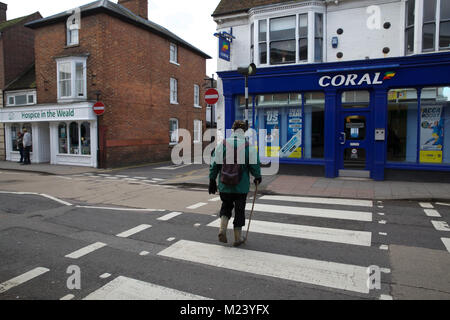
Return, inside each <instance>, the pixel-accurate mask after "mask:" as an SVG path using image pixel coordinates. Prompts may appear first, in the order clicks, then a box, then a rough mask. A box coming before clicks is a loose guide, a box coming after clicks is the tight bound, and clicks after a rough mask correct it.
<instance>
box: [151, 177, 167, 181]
mask: <svg viewBox="0 0 450 320" xmlns="http://www.w3.org/2000/svg"><path fill="white" fill-rule="evenodd" d="M152 180H155V181H166V179H160V178H152Z"/></svg>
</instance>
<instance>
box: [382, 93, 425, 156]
mask: <svg viewBox="0 0 450 320" xmlns="http://www.w3.org/2000/svg"><path fill="white" fill-rule="evenodd" d="M417 109H418V101H417V90H416V89H393V90H390V91H389V93H388V128H387V160H388V161H395V162H416V160H417V121H418V117H417V111H418V110H417Z"/></svg>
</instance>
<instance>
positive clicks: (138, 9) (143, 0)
mask: <svg viewBox="0 0 450 320" xmlns="http://www.w3.org/2000/svg"><path fill="white" fill-rule="evenodd" d="M119 4H120V5H122V6H124V7H125V8H127V9H128V10H131V11H132V12H134V13H135V14H137V15H139V16H141V17H142V18H144V19H148V0H119Z"/></svg>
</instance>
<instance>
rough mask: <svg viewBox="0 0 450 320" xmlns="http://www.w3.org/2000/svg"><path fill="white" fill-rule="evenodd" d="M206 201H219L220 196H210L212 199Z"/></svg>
mask: <svg viewBox="0 0 450 320" xmlns="http://www.w3.org/2000/svg"><path fill="white" fill-rule="evenodd" d="M208 201H209V202H217V201H220V197H217V198H212V199H209V200H208Z"/></svg>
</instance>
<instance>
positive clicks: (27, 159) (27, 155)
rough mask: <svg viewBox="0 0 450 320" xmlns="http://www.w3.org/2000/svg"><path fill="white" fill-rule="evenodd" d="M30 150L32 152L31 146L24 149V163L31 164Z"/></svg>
mask: <svg viewBox="0 0 450 320" xmlns="http://www.w3.org/2000/svg"><path fill="white" fill-rule="evenodd" d="M30 152H31V147H25V150H24V156H23V163H25V164H30V163H31V161H30Z"/></svg>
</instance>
